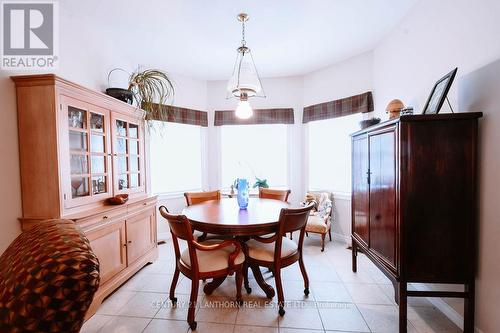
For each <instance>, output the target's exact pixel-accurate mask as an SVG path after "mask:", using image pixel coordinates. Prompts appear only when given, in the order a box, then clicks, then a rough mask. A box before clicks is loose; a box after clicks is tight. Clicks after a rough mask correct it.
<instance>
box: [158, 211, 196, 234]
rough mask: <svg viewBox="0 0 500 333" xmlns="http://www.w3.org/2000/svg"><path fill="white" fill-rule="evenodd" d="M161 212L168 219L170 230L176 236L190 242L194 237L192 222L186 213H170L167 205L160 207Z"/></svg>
mask: <svg viewBox="0 0 500 333" xmlns="http://www.w3.org/2000/svg"><path fill="white" fill-rule="evenodd" d="M160 214H161V216H163V217H164V218H165V219H166V220H167V222H168V225H169V226H170V231H171V232H172V235H173V236H174V237H175V238H179V239H182V240H185V241H188V242H189V241H192V240H193V239H194V238H193V231H192V229H191V224H190V223H189V220H188V219H187V217H186V216H185V215H174V214H170V213H169V212H168V210H167V208H166V207H165V206H161V207H160Z"/></svg>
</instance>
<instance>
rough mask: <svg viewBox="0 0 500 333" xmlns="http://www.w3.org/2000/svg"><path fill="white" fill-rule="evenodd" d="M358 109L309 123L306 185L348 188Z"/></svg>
mask: <svg viewBox="0 0 500 333" xmlns="http://www.w3.org/2000/svg"><path fill="white" fill-rule="evenodd" d="M362 119H363V117H362V114H361V113H357V114H354V115H350V116H345V117H339V118H333V119H327V120H319V121H312V122H310V123H309V188H310V189H311V190H314V189H316V190H330V191H333V192H351V138H350V136H349V135H350V134H351V133H353V132H355V131H357V130H359V122H360V121H361V120H362Z"/></svg>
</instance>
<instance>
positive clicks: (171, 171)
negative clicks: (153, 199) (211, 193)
mask: <svg viewBox="0 0 500 333" xmlns="http://www.w3.org/2000/svg"><path fill="white" fill-rule="evenodd" d="M201 131H202V128H201V127H200V126H195V125H184V124H177V123H161V122H157V121H154V122H153V126H152V129H151V131H150V132H151V134H150V152H151V158H150V161H151V163H150V164H151V187H152V192H153V193H167V192H184V191H190V190H199V189H201V187H202V180H201V177H202V176H201V174H202V170H201V156H202V149H201Z"/></svg>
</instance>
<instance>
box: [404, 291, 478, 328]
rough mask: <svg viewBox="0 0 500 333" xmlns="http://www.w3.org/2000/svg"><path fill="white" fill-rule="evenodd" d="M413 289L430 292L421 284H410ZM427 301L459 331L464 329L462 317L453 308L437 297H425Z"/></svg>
mask: <svg viewBox="0 0 500 333" xmlns="http://www.w3.org/2000/svg"><path fill="white" fill-rule="evenodd" d="M412 285H413V286H414V287H415V289H417V290H419V291H432V290H431V289H430V288H429V287H427V286H426V285H425V284H422V283H418V284H416V283H412ZM427 300H428V301H429V302H431V303H432V305H434V306H435V307H436V308H437V309H438V310H439V311H441V312H442V313H443V314H444V315H445V316H446V317H448V319H449V320H451V321H452V322H453V323H454V324H455V325H457V326H458V327H459V328H460V329H461V330H463V329H464V317H463V316H462V315H461V314H460V313H458V312H457V311H456V310H455V309H454V308H452V307H451V306H450V305H449V304H448V303H446V302H445V301H444V300H443V299H442V298H438V297H427ZM474 331H475V332H476V333H483V331H481V330H480V329H479V328H477V327H475V328H474Z"/></svg>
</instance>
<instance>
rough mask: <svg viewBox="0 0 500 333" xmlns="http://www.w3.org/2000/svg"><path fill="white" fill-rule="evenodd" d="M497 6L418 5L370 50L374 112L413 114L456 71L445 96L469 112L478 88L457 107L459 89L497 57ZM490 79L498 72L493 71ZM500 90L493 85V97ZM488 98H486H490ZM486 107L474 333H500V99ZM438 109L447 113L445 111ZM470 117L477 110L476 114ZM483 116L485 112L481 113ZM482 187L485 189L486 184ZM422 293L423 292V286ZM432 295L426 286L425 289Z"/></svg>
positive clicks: (457, 1)
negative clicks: (397, 107)
mask: <svg viewBox="0 0 500 333" xmlns="http://www.w3.org/2000/svg"><path fill="white" fill-rule="evenodd" d="M499 14H500V2H499V1H498V0H480V1H470V0H442V1H433V0H421V1H420V2H418V3H417V4H416V5H415V7H414V8H413V9H412V11H411V12H410V13H409V14H408V16H407V17H406V18H405V19H404V20H403V21H402V23H401V24H399V25H398V26H397V27H396V28H395V29H394V31H392V32H391V33H390V34H389V35H388V36H387V37H386V38H384V40H383V41H382V42H381V43H380V44H379V45H378V46H377V47H376V48H375V50H374V64H373V66H374V91H375V108H376V113H377V114H378V115H380V116H382V117H383V118H384V117H386V115H385V114H384V109H385V106H386V105H387V103H388V102H389V101H390V100H391V99H393V98H400V99H401V100H402V101H403V102H404V103H405V104H407V105H411V106H414V107H415V111H416V113H420V112H421V110H422V108H423V105H424V104H425V101H426V99H427V96H428V94H429V93H430V90H431V89H432V87H433V85H434V83H435V82H436V81H437V80H438V79H439V78H440V77H441V76H443V75H444V74H446V73H447V72H448V71H450V70H451V69H452V68H454V67H458V68H459V72H458V75H457V79H456V82H455V84H454V85H453V88H452V90H451V91H450V100H451V103H452V105H453V107H454V108H455V110H458V111H469V110H470V109H469V107H470V106H472V105H476V106H477V107H480V106H481V104H480V103H477V102H478V101H477V97H478V96H477V95H475V93H477V94H479V93H480V91H479V90H478V89H477V90H475V91H474V94H470V96H469V95H468V97H469V98H468V99H466V100H464V101H463V102H462V103H461V104H460V106H461V107H467V109H459V104H458V100H459V99H463V96H461V95H459V93H460V94H468V90H467V88H464V89H461V90H460V92H459V90H458V87H459V86H460V82H461V81H462V80H463V77H464V76H465V75H466V74H468V73H471V72H474V71H475V70H477V69H478V68H480V67H482V66H484V65H486V64H488V63H490V62H492V61H494V60H496V59H499V58H500V42H499V41H498V36H499V34H500V20H498V15H499ZM494 70H496V71H497V72H496V74H495V75H496V76H498V72H499V70H500V67H499V66H496V67H494ZM498 91H500V87H498V86H496V96H498ZM490 98H491V97H490ZM493 100H496V104H493V103H490V104H489V105H488V107H489V109H488V113H487V114H486V116H485V117H484V119H483V120H482V122H483V126H482V129H483V130H484V132H483V133H482V143H481V147H480V150H481V151H482V153H483V154H482V156H481V161H480V163H481V165H482V167H481V173H482V174H481V188H480V209H481V215H480V222H479V224H480V226H479V230H480V236H479V240H480V242H479V271H478V278H477V285H476V287H477V297H476V302H477V306H476V316H477V318H476V319H477V321H476V323H477V327H478V328H480V329H481V330H482V331H483V332H498V331H500V317H499V316H498V309H499V308H500V295H499V294H500V290H499V287H498V283H497V281H498V276H499V274H500V261H498V258H497V257H496V253H497V252H498V246H497V244H498V236H499V234H500V231H499V227H498V209H497V208H496V207H497V206H498V200H497V199H496V198H497V196H495V194H494V191H495V190H497V189H498V188H499V186H500V184H498V168H499V161H498V156H499V155H500V152H499V151H498V140H499V138H498V134H497V133H499V131H500V122H499V121H498V120H499V119H498V116H497V114H498V112H499V111H498V107H499V105H500V104H499V100H498V97H496V99H493ZM443 110H444V111H445V112H448V109H447V106H446V105H445V106H443ZM474 111H480V110H478V109H475V110H474ZM485 111H486V110H485ZM486 184H488V185H486ZM427 287H429V286H427ZM430 287H431V288H434V287H433V286H430ZM446 301H447V302H448V304H450V305H451V306H452V308H451V310H452V311H451V312H453V311H456V312H455V314H453V313H451V315H452V317H453V316H454V315H455V317H457V318H458V315H459V314H461V313H462V301H457V300H454V301H450V300H446Z"/></svg>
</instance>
